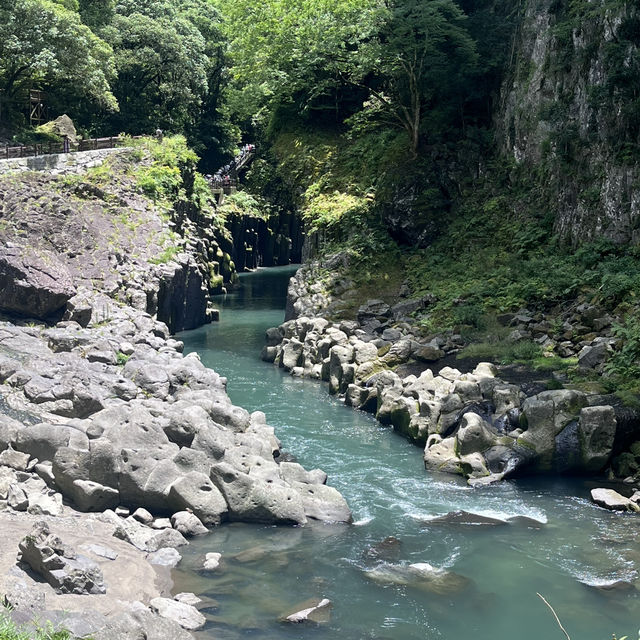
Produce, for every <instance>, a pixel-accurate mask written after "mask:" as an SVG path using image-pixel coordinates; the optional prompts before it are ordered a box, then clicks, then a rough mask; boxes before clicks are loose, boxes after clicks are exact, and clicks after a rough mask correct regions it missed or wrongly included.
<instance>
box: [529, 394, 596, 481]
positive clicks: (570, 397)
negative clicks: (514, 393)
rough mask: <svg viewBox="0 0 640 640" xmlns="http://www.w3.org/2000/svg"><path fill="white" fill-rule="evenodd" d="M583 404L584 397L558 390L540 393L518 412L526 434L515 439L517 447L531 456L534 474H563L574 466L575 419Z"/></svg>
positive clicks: (575, 443) (576, 437)
mask: <svg viewBox="0 0 640 640" xmlns="http://www.w3.org/2000/svg"><path fill="white" fill-rule="evenodd" d="M586 404H587V398H586V395H585V394H584V393H581V392H579V391H571V390H568V389H560V390H557V391H544V392H543V393H539V394H538V395H536V396H533V397H531V398H527V400H525V402H524V404H523V406H522V411H523V414H524V420H525V426H526V427H527V430H526V431H525V432H524V433H523V434H522V435H521V436H520V438H518V444H519V445H520V446H522V447H525V448H527V449H530V450H531V451H532V452H533V453H534V457H533V458H532V461H531V463H532V465H533V466H534V468H535V469H536V470H537V471H543V472H544V471H552V470H554V469H557V470H566V469H567V468H571V467H572V466H573V467H575V466H577V463H578V461H577V460H573V459H572V460H567V459H565V456H566V455H575V456H576V457H579V456H578V452H579V451H580V446H579V442H578V436H577V433H578V431H577V429H576V428H575V426H576V425H577V418H578V415H579V414H580V411H581V410H582V408H583V407H584V406H585V405H586Z"/></svg>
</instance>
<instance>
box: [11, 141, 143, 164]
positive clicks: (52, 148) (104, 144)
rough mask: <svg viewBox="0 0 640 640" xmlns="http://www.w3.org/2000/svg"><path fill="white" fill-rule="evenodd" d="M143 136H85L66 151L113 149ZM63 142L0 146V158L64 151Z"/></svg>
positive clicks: (25, 156)
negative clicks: (84, 138)
mask: <svg viewBox="0 0 640 640" xmlns="http://www.w3.org/2000/svg"><path fill="white" fill-rule="evenodd" d="M144 137H145V136H111V137H109V138H87V139H86V140H79V141H78V142H77V143H76V144H69V146H68V152H69V153H73V152H75V151H94V150H97V149H113V148H115V147H122V146H126V144H127V142H128V141H129V140H139V139H141V138H144ZM65 152H66V150H65V143H64V142H43V143H39V144H26V145H20V146H16V147H10V146H9V145H5V147H4V148H2V147H0V160H1V159H3V158H4V159H6V160H9V159H11V158H29V157H31V156H46V155H50V154H54V153H65Z"/></svg>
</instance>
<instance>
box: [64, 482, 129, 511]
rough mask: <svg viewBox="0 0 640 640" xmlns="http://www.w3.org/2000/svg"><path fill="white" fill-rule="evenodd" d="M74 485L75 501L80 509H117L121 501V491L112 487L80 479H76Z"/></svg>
mask: <svg viewBox="0 0 640 640" xmlns="http://www.w3.org/2000/svg"><path fill="white" fill-rule="evenodd" d="M72 486H73V501H74V502H75V504H76V506H77V507H78V509H80V511H104V510H105V509H115V507H117V506H118V503H119V502H120V493H119V492H118V490H117V489H113V488H112V487H106V486H104V485H102V484H99V483H97V482H92V481H91V480H80V479H76V480H74V481H73V483H72Z"/></svg>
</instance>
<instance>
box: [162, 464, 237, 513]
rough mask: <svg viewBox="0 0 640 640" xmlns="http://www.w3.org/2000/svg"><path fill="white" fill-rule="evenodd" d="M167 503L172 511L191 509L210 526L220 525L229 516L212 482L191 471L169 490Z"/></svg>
mask: <svg viewBox="0 0 640 640" xmlns="http://www.w3.org/2000/svg"><path fill="white" fill-rule="evenodd" d="M167 502H168V504H169V506H170V508H171V509H176V510H177V509H191V511H192V512H193V513H194V514H195V515H196V516H197V517H198V518H200V520H201V521H202V522H203V523H204V524H205V525H208V526H214V525H218V524H220V522H222V520H223V519H224V518H225V517H226V514H227V510H228V508H227V503H226V501H225V499H224V497H223V495H222V494H221V493H220V491H219V490H218V488H217V487H216V486H215V485H214V484H213V483H212V482H211V480H210V479H209V478H208V477H207V476H206V475H204V474H203V473H200V472H198V471H191V472H190V473H188V474H187V475H185V476H183V477H181V478H179V479H178V480H176V481H175V482H174V483H173V484H172V485H171V487H170V488H169V495H168V496H167Z"/></svg>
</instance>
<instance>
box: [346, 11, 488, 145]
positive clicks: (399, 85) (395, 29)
mask: <svg viewBox="0 0 640 640" xmlns="http://www.w3.org/2000/svg"><path fill="white" fill-rule="evenodd" d="M377 18H378V20H379V27H378V32H377V34H375V36H374V37H372V38H368V39H364V40H363V41H362V42H361V43H360V45H359V47H358V50H357V51H356V53H355V57H356V64H353V65H351V69H352V71H351V76H350V78H351V80H352V81H353V82H355V83H357V84H359V85H360V86H362V87H366V88H367V90H368V91H369V101H368V103H367V105H366V110H367V111H368V112H369V113H370V114H371V115H372V117H375V118H377V119H379V120H381V121H383V122H385V123H386V124H389V125H392V126H396V127H400V128H402V129H403V130H404V131H406V133H407V136H408V139H409V146H410V149H411V152H412V153H413V155H417V153H418V147H419V145H420V141H421V136H423V135H425V134H428V133H429V132H431V131H438V130H440V129H441V128H442V127H443V126H446V125H447V123H448V122H450V121H451V114H452V112H453V113H456V112H458V111H459V110H460V109H461V106H462V101H463V100H464V87H463V85H464V81H465V79H466V78H467V77H468V76H469V75H470V74H471V73H472V71H473V70H474V67H475V64H476V62H477V54H476V49H475V43H474V41H473V39H472V38H471V36H470V35H469V33H468V31H467V29H466V24H465V23H466V16H465V14H464V13H463V12H462V10H461V9H460V8H459V7H458V6H457V5H456V4H455V3H454V2H453V1H452V0H389V1H388V2H387V3H386V5H385V6H384V7H383V8H382V9H381V10H380V11H379V12H378V14H377Z"/></svg>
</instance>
